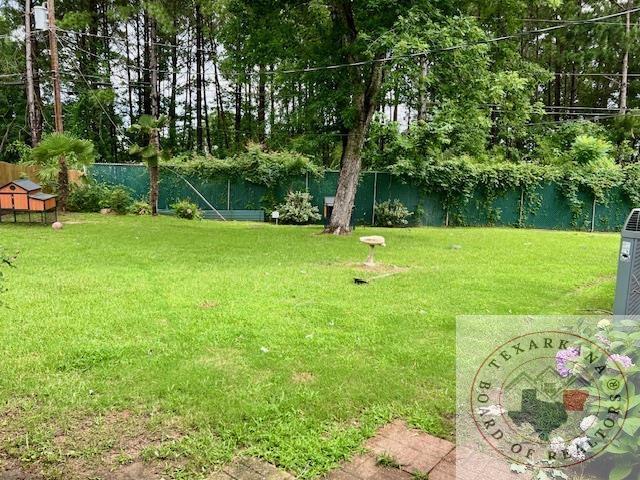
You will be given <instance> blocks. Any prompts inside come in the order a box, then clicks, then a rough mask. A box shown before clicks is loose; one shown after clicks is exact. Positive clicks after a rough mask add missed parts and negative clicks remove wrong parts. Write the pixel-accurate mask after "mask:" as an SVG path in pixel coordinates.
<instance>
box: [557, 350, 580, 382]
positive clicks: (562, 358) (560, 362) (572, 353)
mask: <svg viewBox="0 0 640 480" xmlns="http://www.w3.org/2000/svg"><path fill="white" fill-rule="evenodd" d="M579 356H580V349H579V348H578V347H569V348H567V349H566V350H559V351H558V353H556V371H557V372H558V374H559V375H560V376H561V377H563V378H567V377H568V376H569V375H571V369H570V368H569V367H568V366H567V364H568V363H570V362H573V361H575V359H576V358H578V357H579Z"/></svg>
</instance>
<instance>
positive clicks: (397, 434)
mask: <svg viewBox="0 0 640 480" xmlns="http://www.w3.org/2000/svg"><path fill="white" fill-rule="evenodd" d="M366 448H367V450H368V452H367V453H365V454H363V455H359V456H357V457H355V458H354V459H353V460H351V461H350V462H348V463H345V464H343V465H341V466H340V467H339V468H338V469H336V470H334V471H333V472H331V473H329V475H327V476H326V477H325V480H374V479H380V480H410V479H412V478H413V474H414V473H423V474H424V473H426V474H428V478H429V480H529V479H530V477H529V476H527V475H518V474H515V473H512V472H511V471H510V470H509V465H508V464H507V462H504V461H497V460H496V459H495V458H493V457H491V456H489V455H485V454H482V453H479V452H477V451H476V449H473V448H468V447H461V448H457V449H456V447H455V445H454V444H453V443H451V442H448V441H446V440H442V439H441V438H437V437H434V436H432V435H429V434H427V433H424V432H421V431H419V430H414V429H411V428H409V427H408V426H407V424H406V423H405V422H402V421H399V420H398V421H394V422H392V423H390V424H388V425H386V426H384V427H383V428H381V429H380V430H379V432H378V434H377V435H376V436H375V437H373V438H372V439H370V440H369V441H368V442H367V443H366ZM381 455H388V456H389V457H391V458H393V459H394V460H395V461H396V462H397V463H398V464H399V465H400V468H388V467H381V466H379V465H377V459H378V458H379V456H381ZM456 474H457V475H456Z"/></svg>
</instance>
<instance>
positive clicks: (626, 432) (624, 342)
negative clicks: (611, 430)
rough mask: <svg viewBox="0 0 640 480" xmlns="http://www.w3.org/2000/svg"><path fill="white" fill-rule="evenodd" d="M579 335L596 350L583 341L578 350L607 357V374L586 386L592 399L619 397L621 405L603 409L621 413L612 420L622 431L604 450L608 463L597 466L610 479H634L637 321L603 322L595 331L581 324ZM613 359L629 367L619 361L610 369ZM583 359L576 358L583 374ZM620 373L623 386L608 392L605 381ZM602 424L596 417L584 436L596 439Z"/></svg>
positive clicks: (638, 425) (639, 372)
mask: <svg viewBox="0 0 640 480" xmlns="http://www.w3.org/2000/svg"><path fill="white" fill-rule="evenodd" d="M580 333H581V335H582V337H583V338H585V339H589V340H591V341H593V342H595V343H596V344H597V345H598V347H596V346H594V345H593V344H592V343H591V342H589V341H587V340H585V341H584V342H583V343H582V345H581V348H584V349H587V350H588V351H589V352H593V353H594V355H596V358H598V357H599V356H601V355H602V351H604V350H606V353H607V357H608V360H607V367H608V368H607V370H605V371H604V372H603V373H602V374H600V375H598V376H597V377H596V378H595V383H592V384H590V385H589V386H588V387H587V390H588V391H589V393H591V394H592V395H594V396H596V397H597V396H598V395H601V394H602V392H606V394H607V395H610V396H611V397H610V398H612V399H613V397H614V396H615V395H616V394H620V395H621V398H622V402H617V403H622V405H617V406H616V402H614V401H613V400H612V401H611V405H607V407H614V408H621V409H622V410H621V412H622V413H621V416H620V418H617V419H615V420H616V421H617V424H618V425H619V426H621V427H622V429H621V431H620V432H619V433H617V435H616V437H615V438H614V439H613V441H612V443H611V444H610V445H609V446H608V447H607V448H606V450H605V455H607V456H608V457H610V458H609V459H608V460H609V461H606V460H604V461H602V462H601V464H602V465H610V466H611V471H610V473H609V478H610V479H612V480H623V479H625V478H627V477H628V476H629V475H630V474H631V472H633V471H634V470H635V471H636V475H637V474H638V473H640V443H638V433H640V366H639V364H640V358H639V357H638V348H637V345H638V342H639V341H640V330H638V320H637V319H635V320H632V319H624V320H619V319H617V320H613V321H609V320H608V319H604V320H602V321H600V322H598V325H597V327H596V326H594V325H592V322H585V323H584V324H583V325H582V326H581V327H580ZM601 349H604V350H601ZM616 355H617V356H620V357H623V358H626V359H627V361H629V362H631V364H630V365H626V364H624V362H623V361H622V360H616V365H614V364H613V362H614V360H613V359H616V358H618V359H619V358H620V357H615V356H616ZM612 356H613V358H612ZM587 357H588V355H587V354H582V355H581V356H580V358H581V363H579V366H580V367H582V368H584V369H585V370H588V365H586V362H587V360H586V358H587ZM618 369H619V370H618ZM620 372H622V374H623V375H624V382H619V387H618V389H617V390H612V389H611V387H610V386H609V385H610V384H609V383H608V381H609V380H611V379H612V378H618V377H620V375H621V373H620ZM598 410H599V406H598V405H590V407H589V410H588V411H586V412H585V415H588V414H592V415H594V414H595V415H598ZM622 416H624V419H623V417H622ZM603 421H604V417H602V416H601V415H600V416H599V418H598V420H597V421H595V422H594V423H593V424H592V425H591V427H590V428H589V429H588V430H587V431H586V432H585V435H587V436H589V437H590V438H597V433H596V432H597V431H598V429H602V428H605V427H604V426H603ZM634 478H635V477H634Z"/></svg>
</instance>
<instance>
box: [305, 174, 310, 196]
mask: <svg viewBox="0 0 640 480" xmlns="http://www.w3.org/2000/svg"><path fill="white" fill-rule="evenodd" d="M304 185H305V189H306V191H307V192H309V172H307V173H305V175H304Z"/></svg>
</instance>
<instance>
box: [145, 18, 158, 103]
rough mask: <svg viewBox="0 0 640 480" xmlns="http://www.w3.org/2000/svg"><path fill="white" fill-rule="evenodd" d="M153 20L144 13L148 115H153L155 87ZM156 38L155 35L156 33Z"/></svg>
mask: <svg viewBox="0 0 640 480" xmlns="http://www.w3.org/2000/svg"><path fill="white" fill-rule="evenodd" d="M152 23H153V20H152V19H151V17H150V16H149V14H148V13H147V12H145V14H144V61H143V63H144V69H143V72H142V73H143V78H144V84H145V85H144V87H145V88H144V90H143V91H144V99H143V103H144V113H146V114H147V115H153V106H152V103H153V100H152V99H151V95H152V92H151V90H152V89H153V88H154V87H153V85H152V83H153V81H152V80H151V75H150V73H151V55H152V54H151V50H155V48H156V45H154V40H151V36H152V35H151V27H152V25H151V24H152ZM154 38H155V35H154Z"/></svg>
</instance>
